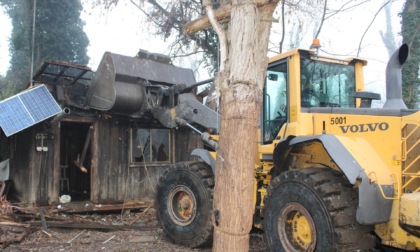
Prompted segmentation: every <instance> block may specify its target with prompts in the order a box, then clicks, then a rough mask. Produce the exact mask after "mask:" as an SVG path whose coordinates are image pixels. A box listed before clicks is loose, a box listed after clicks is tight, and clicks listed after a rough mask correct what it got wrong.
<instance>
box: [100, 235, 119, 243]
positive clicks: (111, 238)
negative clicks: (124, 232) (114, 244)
mask: <svg viewBox="0 0 420 252" xmlns="http://www.w3.org/2000/svg"><path fill="white" fill-rule="evenodd" d="M115 236H116V235H114V236H112V237H111V238H109V239H108V240H106V241H104V242H102V243H103V244H105V243H107V242H109V241H110V240H112V239H114V238H115Z"/></svg>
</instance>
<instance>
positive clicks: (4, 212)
mask: <svg viewBox="0 0 420 252" xmlns="http://www.w3.org/2000/svg"><path fill="white" fill-rule="evenodd" d="M152 206H153V202H151V201H130V202H126V203H125V204H93V203H91V202H72V203H68V204H62V205H57V206H47V207H28V206H18V205H14V204H11V203H10V202H8V201H7V200H6V199H5V198H4V197H2V198H0V213H1V214H0V245H1V246H2V247H3V248H4V247H7V246H8V245H9V244H11V243H19V242H21V241H22V240H23V239H24V238H25V237H26V236H27V235H28V234H30V233H31V232H34V231H38V230H42V232H43V233H44V234H45V235H46V237H51V236H52V234H51V233H50V231H49V229H50V228H60V229H82V230H84V231H86V230H97V231H102V232H107V231H116V230H137V231H151V230H156V229H157V227H156V225H155V224H152V225H145V224H140V225H139V224H138V223H136V222H139V220H141V219H142V217H143V216H144V215H145V213H147V211H148V210H149V209H150V208H151V207H152ZM124 211H125V212H127V211H128V212H130V211H131V213H132V214H130V215H129V217H127V218H126V220H120V221H115V217H110V216H121V215H122V213H123V212H124ZM84 231H82V232H84ZM76 238H77V237H75V238H74V239H76Z"/></svg>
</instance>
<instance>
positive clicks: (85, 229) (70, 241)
mask: <svg viewBox="0 0 420 252" xmlns="http://www.w3.org/2000/svg"><path fill="white" fill-rule="evenodd" d="M85 231H86V229H85V230H83V231H82V232H80V233H78V234H77V235H76V236H75V237H73V239H70V240H69V241H68V242H67V243H71V242H72V241H74V239H76V238H77V237H79V236H80V235H81V234H83V233H84V232H85Z"/></svg>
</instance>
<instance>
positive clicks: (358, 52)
mask: <svg viewBox="0 0 420 252" xmlns="http://www.w3.org/2000/svg"><path fill="white" fill-rule="evenodd" d="M390 2H392V0H388V1H386V2H385V3H384V4H383V5H382V6H381V7H380V8H379V10H378V11H377V12H376V13H375V15H374V16H373V18H372V21H371V22H370V24H369V25H368V27H367V28H366V30H365V32H364V33H363V35H362V37H361V38H360V42H359V47H358V50H357V57H359V54H360V51H361V46H362V42H363V38H364V37H365V35H366V33H367V32H368V30H369V28H370V27H371V26H372V24H373V22H374V21H375V19H376V17H377V16H378V14H379V12H381V10H382V9H383V8H384V7H385V6H386V5H387V4H389V3H390Z"/></svg>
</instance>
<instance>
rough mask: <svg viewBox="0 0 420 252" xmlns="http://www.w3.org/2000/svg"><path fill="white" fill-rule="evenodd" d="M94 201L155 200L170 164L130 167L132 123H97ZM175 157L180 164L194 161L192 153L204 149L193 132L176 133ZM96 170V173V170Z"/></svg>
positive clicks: (92, 197) (119, 120) (92, 192)
mask: <svg viewBox="0 0 420 252" xmlns="http://www.w3.org/2000/svg"><path fill="white" fill-rule="evenodd" d="M95 128H96V130H95V133H94V140H93V141H94V143H95V147H94V149H93V157H92V159H93V160H92V164H94V163H95V160H97V168H94V167H92V186H91V201H92V202H94V203H105V202H106V203H112V202H126V201H128V200H140V199H153V198H154V194H155V187H156V185H157V182H158V179H159V177H160V176H161V175H162V173H163V171H164V170H165V169H166V168H167V167H168V166H169V165H170V164H146V165H130V164H129V151H130V123H129V121H128V120H127V119H111V120H104V119H102V120H99V121H98V122H97V124H95ZM174 139H175V143H174V144H173V146H174V147H175V150H174V154H175V159H176V161H177V162H179V161H186V160H192V159H193V157H192V156H190V155H189V153H190V152H191V151H192V150H193V149H194V148H197V147H198V146H200V141H199V137H198V136H197V135H195V136H192V135H191V130H180V131H176V132H175V137H174ZM95 169H96V171H95Z"/></svg>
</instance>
